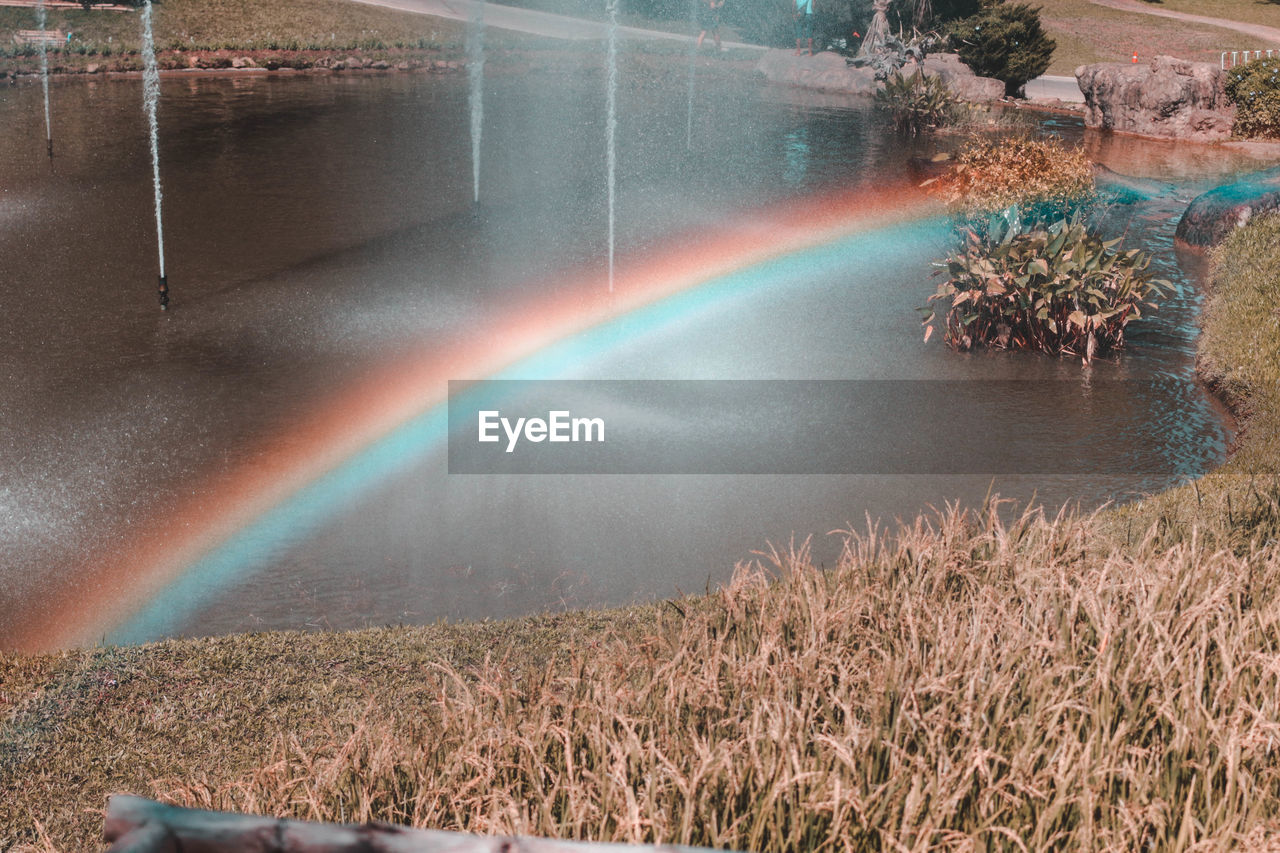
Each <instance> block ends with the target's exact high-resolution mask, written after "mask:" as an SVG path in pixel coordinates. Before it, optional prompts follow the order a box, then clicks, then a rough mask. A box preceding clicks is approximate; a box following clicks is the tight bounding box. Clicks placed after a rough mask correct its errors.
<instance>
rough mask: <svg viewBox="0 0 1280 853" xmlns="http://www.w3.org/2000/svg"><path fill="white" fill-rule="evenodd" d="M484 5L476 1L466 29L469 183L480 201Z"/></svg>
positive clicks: (479, 0)
mask: <svg viewBox="0 0 1280 853" xmlns="http://www.w3.org/2000/svg"><path fill="white" fill-rule="evenodd" d="M484 4H485V0H478V2H477V3H476V4H475V15H474V16H472V18H471V26H470V27H468V28H467V77H468V78H469V80H470V82H471V181H472V184H473V198H474V200H475V201H476V202H479V201H480V133H481V131H482V130H483V128H484Z"/></svg>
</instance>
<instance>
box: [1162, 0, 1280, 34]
mask: <svg viewBox="0 0 1280 853" xmlns="http://www.w3.org/2000/svg"><path fill="white" fill-rule="evenodd" d="M1152 5H1153V6H1155V7H1156V8H1158V9H1169V10H1170V11H1174V12H1188V13H1190V14H1192V15H1206V16H1208V17H1210V18H1226V19H1227V20H1231V21H1247V22H1248V23H1251V24H1263V25H1265V26H1269V27H1280V2H1276V0H1160V2H1159V3H1154V4H1152Z"/></svg>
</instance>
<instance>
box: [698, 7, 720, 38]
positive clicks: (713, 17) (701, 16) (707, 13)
mask: <svg viewBox="0 0 1280 853" xmlns="http://www.w3.org/2000/svg"><path fill="white" fill-rule="evenodd" d="M723 8H724V0H698V23H699V26H701V27H702V32H700V33H698V49H699V50H701V49H702V40H703V39H705V38H706V37H707V33H711V37H712V38H713V39H715V41H716V50H724V48H723V47H721V46H720V10H721V9H723Z"/></svg>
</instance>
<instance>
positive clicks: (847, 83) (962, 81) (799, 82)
mask: <svg viewBox="0 0 1280 853" xmlns="http://www.w3.org/2000/svg"><path fill="white" fill-rule="evenodd" d="M916 69H917V66H916V64H915V63H908V64H907V65H906V67H904V68H903V69H902V73H903V74H905V75H908V76H909V75H911V74H913V73H914V72H915V71H916ZM756 71H757V72H759V73H760V74H763V75H764V76H765V77H766V78H768V79H769V80H771V81H772V82H775V83H783V84H785V85H788V86H800V87H804V88H806V89H818V90H821V91H824V92H839V93H843V94H847V95H872V94H874V93H875V91H876V89H878V88H880V83H879V82H878V81H877V80H876V78H875V74H874V73H873V72H872V70H871V69H870V68H855V67H854V66H852V65H850V64H849V63H848V62H846V61H845V58H844V57H843V56H841V55H840V54H838V53H830V52H823V53H818V54H815V55H813V56H796V55H795V54H794V53H793V52H791V51H789V50H771V51H769V52H768V53H766V54H765V55H764V57H763V58H762V59H761V60H760V62H759V63H758V64H757V65H756ZM924 73H925V74H937V75H941V77H942V79H943V81H944V82H945V83H946V84H947V86H948V88H950V89H951V91H952V92H954V93H955V95H956V96H957V97H958V98H960V99H961V100H965V101H974V102H981V101H995V100H999V99H1000V98H1001V97H1002V96H1003V95H1004V84H1003V83H1001V82H1000V81H999V80H992V79H991V78H989V77H978V76H977V75H975V74H974V73H973V72H972V71H970V70H969V67H968V66H967V65H965V64H964V63H963V62H961V61H960V57H958V56H956V55H955V54H953V53H935V54H933V55H931V56H929V57H927V58H926V59H925V61H924Z"/></svg>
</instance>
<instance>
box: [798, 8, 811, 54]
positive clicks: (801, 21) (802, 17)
mask: <svg viewBox="0 0 1280 853" xmlns="http://www.w3.org/2000/svg"><path fill="white" fill-rule="evenodd" d="M795 4H796V56H799V55H800V54H802V53H804V52H805V48H804V47H802V46H801V43H802V42H807V43H808V45H807V47H808V51H809V55H810V56H813V0H795Z"/></svg>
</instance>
